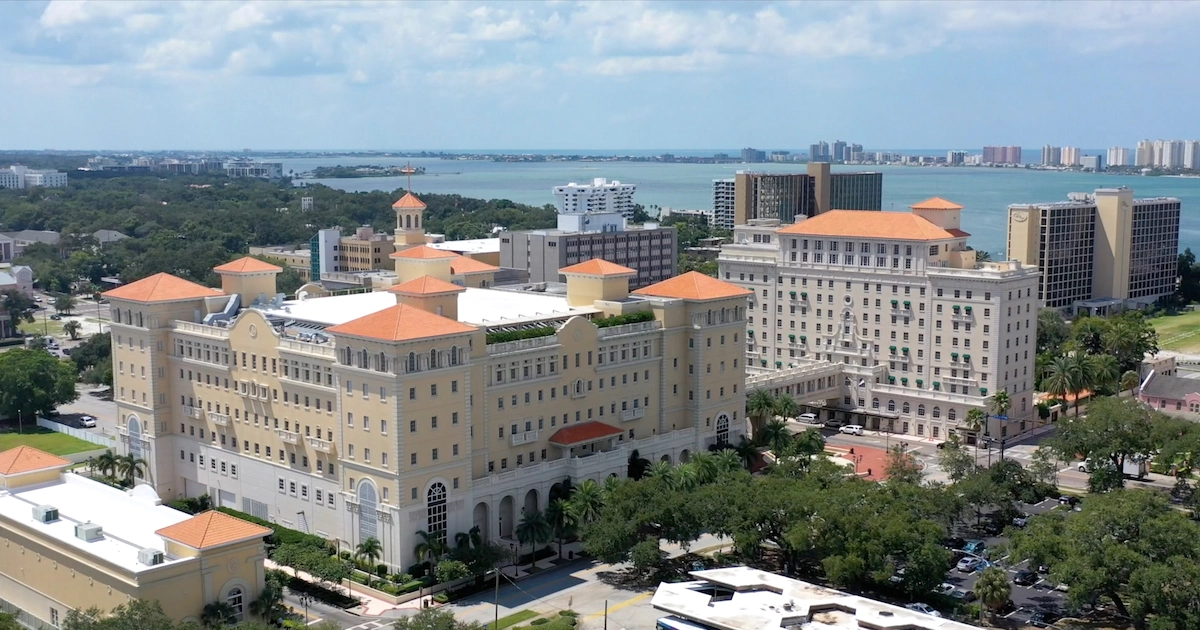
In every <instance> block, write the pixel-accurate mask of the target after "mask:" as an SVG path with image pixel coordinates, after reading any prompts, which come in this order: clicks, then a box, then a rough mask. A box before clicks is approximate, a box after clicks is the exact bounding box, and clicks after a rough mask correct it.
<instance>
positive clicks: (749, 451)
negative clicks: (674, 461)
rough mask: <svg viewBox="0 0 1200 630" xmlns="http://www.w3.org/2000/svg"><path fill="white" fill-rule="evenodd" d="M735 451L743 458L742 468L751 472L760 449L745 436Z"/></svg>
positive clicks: (734, 448)
mask: <svg viewBox="0 0 1200 630" xmlns="http://www.w3.org/2000/svg"><path fill="white" fill-rule="evenodd" d="M733 450H735V451H737V454H738V457H741V458H742V466H743V467H745V469H746V470H750V468H751V467H752V466H754V462H755V461H756V460H757V459H758V448H756V447H755V446H754V443H753V442H751V441H750V440H747V439H746V436H744V435H743V436H742V437H741V439H740V440H739V441H738V445H737V446H735V447H733ZM680 468H681V469H682V468H683V466H680Z"/></svg>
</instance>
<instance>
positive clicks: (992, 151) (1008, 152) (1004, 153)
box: [981, 145, 1021, 164]
mask: <svg viewBox="0 0 1200 630" xmlns="http://www.w3.org/2000/svg"><path fill="white" fill-rule="evenodd" d="M981 161H982V162H983V163H984V164H1020V163H1021V147H1018V146H1015V145H1014V146H1007V147H983V157H982V158H981Z"/></svg>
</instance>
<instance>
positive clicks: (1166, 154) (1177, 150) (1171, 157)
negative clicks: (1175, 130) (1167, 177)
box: [1155, 140, 1184, 168]
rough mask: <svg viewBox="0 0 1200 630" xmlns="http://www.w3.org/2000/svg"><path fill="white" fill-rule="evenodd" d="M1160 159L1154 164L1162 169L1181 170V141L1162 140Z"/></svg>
mask: <svg viewBox="0 0 1200 630" xmlns="http://www.w3.org/2000/svg"><path fill="white" fill-rule="evenodd" d="M1161 152H1162V158H1161V160H1160V161H1159V162H1158V163H1157V164H1155V166H1159V167H1162V168H1183V157H1184V156H1183V153H1184V142H1183V141H1182V140H1163V141H1162V150H1161Z"/></svg>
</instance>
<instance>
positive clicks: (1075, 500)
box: [1058, 494, 1079, 507]
mask: <svg viewBox="0 0 1200 630" xmlns="http://www.w3.org/2000/svg"><path fill="white" fill-rule="evenodd" d="M1058 504H1059V505H1069V506H1071V507H1075V506H1076V505H1079V497H1074V496H1071V495H1069V494H1064V495H1062V496H1061V497H1058Z"/></svg>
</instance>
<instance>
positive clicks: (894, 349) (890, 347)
mask: <svg viewBox="0 0 1200 630" xmlns="http://www.w3.org/2000/svg"><path fill="white" fill-rule="evenodd" d="M888 350H891V351H892V354H896V346H888Z"/></svg>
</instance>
